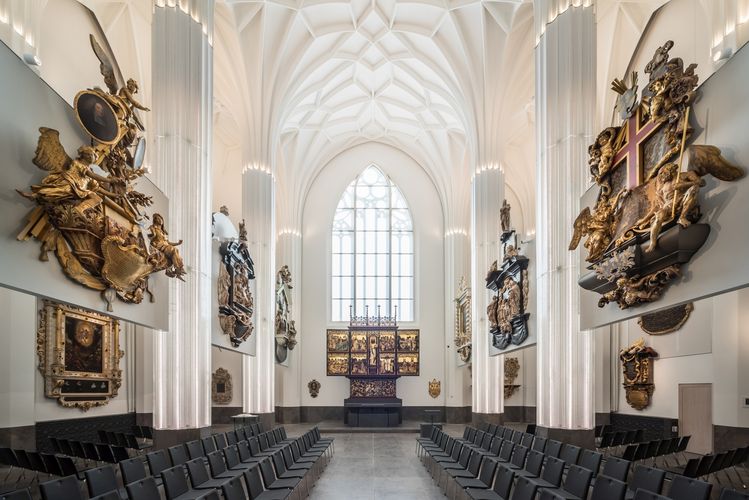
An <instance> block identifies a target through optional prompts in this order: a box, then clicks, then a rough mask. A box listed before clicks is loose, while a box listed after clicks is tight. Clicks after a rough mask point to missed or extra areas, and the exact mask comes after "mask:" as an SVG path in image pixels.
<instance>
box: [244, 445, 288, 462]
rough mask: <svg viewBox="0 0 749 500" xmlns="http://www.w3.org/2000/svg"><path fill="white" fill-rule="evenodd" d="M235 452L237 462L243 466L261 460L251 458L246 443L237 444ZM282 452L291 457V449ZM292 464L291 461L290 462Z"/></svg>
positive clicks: (250, 452)
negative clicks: (237, 453) (236, 452)
mask: <svg viewBox="0 0 749 500" xmlns="http://www.w3.org/2000/svg"><path fill="white" fill-rule="evenodd" d="M237 451H238V452H239V461H240V462H242V463H245V464H255V463H258V462H260V460H262V459H261V458H260V457H254V456H252V451H251V450H250V445H249V443H248V442H247V441H240V442H238V443H237ZM284 451H286V452H288V453H289V455H291V447H290V446H289V447H287V448H284ZM292 462H293V460H292Z"/></svg>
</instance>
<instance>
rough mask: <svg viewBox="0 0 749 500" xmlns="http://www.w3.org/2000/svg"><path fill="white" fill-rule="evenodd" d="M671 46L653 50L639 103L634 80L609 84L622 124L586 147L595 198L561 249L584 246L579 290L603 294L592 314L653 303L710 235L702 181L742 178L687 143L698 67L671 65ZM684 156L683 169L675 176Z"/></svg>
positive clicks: (716, 156)
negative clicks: (609, 307) (611, 306)
mask: <svg viewBox="0 0 749 500" xmlns="http://www.w3.org/2000/svg"><path fill="white" fill-rule="evenodd" d="M673 45H674V44H673V42H671V41H668V42H666V43H665V44H664V45H663V46H662V47H659V48H658V49H657V50H656V52H655V54H654V56H653V59H652V60H651V61H650V62H649V63H648V64H647V66H646V67H645V73H646V74H647V75H648V82H647V85H646V86H645V87H644V89H643V90H642V93H641V95H640V99H639V102H638V99H637V97H638V92H637V91H638V86H637V73H632V76H631V78H630V83H629V84H626V83H625V82H624V81H622V80H618V79H617V80H614V82H613V83H612V89H613V90H614V91H615V92H616V93H617V94H619V98H618V99H617V105H616V109H617V111H618V113H619V114H618V116H619V118H620V119H621V125H619V126H614V127H607V128H606V129H604V130H603V131H602V132H601V133H600V134H599V135H598V136H597V137H596V140H595V142H594V143H593V144H592V145H591V146H590V147H589V148H588V153H589V160H588V168H589V169H590V173H591V176H592V178H593V180H594V181H595V182H596V184H598V186H599V192H598V197H597V199H596V202H595V204H594V206H593V207H592V208H591V207H583V209H582V210H581V211H580V214H579V215H578V216H577V218H576V219H575V221H574V224H573V228H574V231H573V236H572V240H571V241H570V244H569V249H570V250H575V249H576V248H577V247H578V246H579V245H580V243H581V242H583V246H584V247H585V249H586V250H587V256H586V258H585V260H586V261H587V262H588V263H589V264H590V265H589V266H588V272H587V273H585V274H584V275H583V276H582V277H581V278H580V280H579V281H578V283H579V284H580V286H582V287H583V288H585V289H586V290H591V291H595V292H596V293H599V294H600V295H601V298H600V299H599V301H598V306H599V307H605V306H606V305H607V304H609V303H616V304H617V305H618V306H619V308H621V309H627V308H630V307H635V306H638V305H640V304H645V303H650V302H654V301H656V300H658V299H660V298H661V297H662V296H663V294H664V293H665V291H666V289H667V287H668V286H669V285H670V284H672V283H673V282H674V281H675V280H677V279H679V278H680V276H681V266H683V265H684V264H686V263H687V262H689V261H690V260H691V258H692V257H693V256H694V254H695V253H697V251H698V250H699V249H700V248H701V247H702V245H704V243H705V241H707V237H708V235H709V233H710V225H709V224H707V223H704V222H700V220H701V218H702V214H701V212H700V204H699V195H700V189H701V188H702V187H703V186H705V185H706V182H705V179H704V177H705V176H707V175H712V176H713V177H715V178H716V179H718V180H722V181H727V182H731V181H735V180H737V179H739V178H741V177H742V176H743V175H744V172H743V170H742V169H741V168H739V167H736V166H734V165H731V164H730V163H729V162H728V161H726V160H725V158H723V156H721V151H720V149H719V148H717V147H715V146H710V145H695V144H691V145H688V144H687V143H688V142H689V140H690V138H691V136H692V132H693V129H692V127H691V126H690V124H689V115H690V109H691V106H692V103H693V102H694V100H695V98H696V88H697V81H698V76H697V75H696V74H695V72H694V70H695V68H696V66H697V65H696V64H690V65H689V66H687V67H686V68H685V67H684V63H683V61H682V60H681V58H678V57H674V58H671V57H670V56H669V51H670V50H671V48H673ZM685 157H686V158H687V159H688V164H689V166H688V169H687V170H682V164H683V160H684V158H685Z"/></svg>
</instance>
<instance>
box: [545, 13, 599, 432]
mask: <svg viewBox="0 0 749 500" xmlns="http://www.w3.org/2000/svg"><path fill="white" fill-rule="evenodd" d="M541 3H543V2H541ZM595 35H596V31H595V20H594V15H593V7H592V6H588V7H572V8H569V9H567V10H566V11H565V12H564V13H562V14H561V15H559V16H557V17H556V18H555V19H554V20H553V21H552V22H550V23H549V24H548V25H546V30H545V32H544V34H543V35H542V36H541V39H540V41H539V44H538V46H537V47H536V143H537V159H536V161H537V175H536V179H537V181H536V182H537V188H536V189H537V191H536V200H537V204H538V205H537V211H536V259H537V262H536V265H537V267H536V269H537V275H536V278H537V279H536V286H537V287H538V288H537V290H538V293H537V297H538V298H537V304H536V310H537V311H538V323H537V324H538V348H537V352H538V363H537V366H538V368H537V370H538V400H537V419H538V424H539V425H541V426H543V427H548V428H558V429H591V428H592V427H593V424H594V399H593V398H594V391H593V388H594V386H593V384H594V373H595V371H594V361H593V354H594V350H593V335H592V333H591V332H581V331H580V328H579V325H580V320H579V307H580V290H579V286H578V284H577V277H578V273H579V258H580V257H579V254H578V252H570V251H568V250H567V246H568V244H569V241H570V238H571V236H572V221H574V220H575V217H577V214H578V213H579V211H580V197H581V195H582V194H583V192H584V191H585V189H586V187H587V176H588V174H587V167H586V165H587V158H588V156H587V149H588V145H589V144H591V142H592V141H593V139H594V135H593V124H594V118H595V95H596V92H595V91H596V87H595V86H596V66H595V64H596V43H595Z"/></svg>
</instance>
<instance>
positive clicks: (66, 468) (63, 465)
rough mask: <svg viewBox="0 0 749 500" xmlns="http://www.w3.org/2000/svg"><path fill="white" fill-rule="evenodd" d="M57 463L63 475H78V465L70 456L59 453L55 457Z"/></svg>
mask: <svg viewBox="0 0 749 500" xmlns="http://www.w3.org/2000/svg"><path fill="white" fill-rule="evenodd" d="M56 458H57V463H58V464H60V471H61V472H62V475H63V476H75V475H78V467H76V465H75V462H73V459H72V458H70V457H66V456H62V455H59V456H57V457H56Z"/></svg>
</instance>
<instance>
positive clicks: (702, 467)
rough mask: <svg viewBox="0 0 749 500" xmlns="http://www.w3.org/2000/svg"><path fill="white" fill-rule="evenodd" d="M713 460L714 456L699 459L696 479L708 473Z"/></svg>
mask: <svg viewBox="0 0 749 500" xmlns="http://www.w3.org/2000/svg"><path fill="white" fill-rule="evenodd" d="M713 460H715V455H705V456H704V457H702V458H700V463H699V465H697V474H696V477H701V476H704V475H706V474H708V473H709V472H710V466H711V465H712V463H713Z"/></svg>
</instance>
